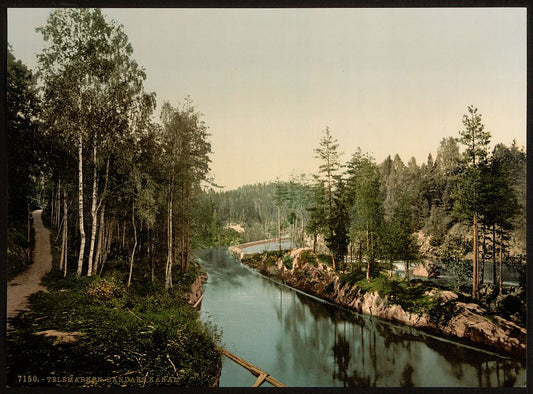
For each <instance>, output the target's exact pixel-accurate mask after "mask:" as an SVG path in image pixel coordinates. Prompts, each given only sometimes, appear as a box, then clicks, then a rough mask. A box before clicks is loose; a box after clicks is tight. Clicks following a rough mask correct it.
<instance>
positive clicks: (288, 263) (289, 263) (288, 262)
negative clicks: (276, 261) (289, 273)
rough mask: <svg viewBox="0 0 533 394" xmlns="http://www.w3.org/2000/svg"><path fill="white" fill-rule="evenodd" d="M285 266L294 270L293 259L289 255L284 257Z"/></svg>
mask: <svg viewBox="0 0 533 394" xmlns="http://www.w3.org/2000/svg"><path fill="white" fill-rule="evenodd" d="M283 265H285V268H287V269H292V258H291V256H290V255H289V254H287V255H285V256H284V257H283Z"/></svg>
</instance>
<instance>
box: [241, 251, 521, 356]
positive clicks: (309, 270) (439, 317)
mask: <svg viewBox="0 0 533 394" xmlns="http://www.w3.org/2000/svg"><path fill="white" fill-rule="evenodd" d="M304 251H309V249H308V248H301V249H295V250H293V251H292V252H291V254H290V257H291V259H292V267H291V268H290V269H289V268H287V266H286V264H285V263H284V262H283V260H282V259H281V258H280V259H278V260H277V262H276V264H274V265H273V266H272V265H271V266H268V267H265V266H264V265H265V264H262V265H260V266H259V267H256V268H257V269H258V270H259V271H261V272H262V273H264V274H267V275H273V276H277V277H280V278H281V279H282V280H283V281H284V282H285V283H286V284H288V285H289V286H292V287H295V288H297V289H300V290H302V291H304V292H307V293H309V294H312V295H314V296H316V297H319V298H322V299H324V300H327V301H330V302H332V303H334V304H337V305H339V306H342V307H345V308H348V309H351V310H353V311H355V312H359V313H364V314H368V315H372V316H375V317H378V318H380V319H385V320H389V321H393V322H397V323H401V324H405V325H408V326H411V327H415V328H418V329H421V330H424V331H429V332H432V333H436V334H438V335H443V336H446V337H450V338H454V339H459V340H461V341H463V342H466V343H469V344H472V345H475V346H479V347H483V348H486V349H490V350H493V351H497V352H501V353H507V354H512V355H515V356H518V357H524V358H525V355H526V330H525V329H524V328H522V327H520V326H518V325H517V324H515V323H513V322H511V321H508V320H505V319H503V318H500V317H498V316H489V314H488V313H487V311H486V310H485V309H484V308H482V307H481V306H480V305H477V304H473V303H464V302H459V301H458V295H457V294H455V293H453V292H451V291H442V290H439V289H433V290H431V291H429V292H426V293H425V295H426V296H428V297H430V299H431V300H433V301H434V302H435V303H436V305H437V307H436V308H435V310H434V314H433V315H430V314H429V313H428V311H417V312H412V311H406V310H404V309H403V308H402V306H401V305H399V304H398V303H395V302H393V300H391V299H390V298H389V297H388V296H384V297H382V296H381V295H379V294H378V292H364V291H363V290H362V289H361V288H360V287H358V286H357V285H355V284H349V283H342V281H341V279H340V277H339V276H338V275H337V273H336V272H334V271H333V269H332V268H331V267H329V266H326V265H325V264H322V263H320V262H318V261H317V260H314V261H313V262H312V263H311V262H309V261H308V259H303V258H302V253H303V252H304ZM233 253H234V255H236V256H237V257H239V255H240V254H239V251H238V250H234V251H233ZM310 253H312V252H310ZM244 263H246V261H244ZM435 311H436V312H435Z"/></svg>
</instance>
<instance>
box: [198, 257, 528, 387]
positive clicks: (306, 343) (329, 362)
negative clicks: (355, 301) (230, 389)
mask: <svg viewBox="0 0 533 394" xmlns="http://www.w3.org/2000/svg"><path fill="white" fill-rule="evenodd" d="M199 256H200V257H201V258H202V260H204V262H203V263H202V264H203V265H204V267H205V269H206V271H207V272H208V275H209V279H208V282H207V284H206V293H205V297H204V301H203V305H202V310H203V313H202V316H203V318H204V319H211V320H212V321H213V322H214V323H215V324H217V325H218V326H219V327H220V328H222V330H223V341H224V346H226V347H227V348H228V350H230V351H233V352H235V353H236V354H238V355H240V356H241V357H243V358H245V359H246V360H248V361H250V362H251V363H253V364H255V365H257V366H259V367H261V368H263V369H264V370H266V371H268V372H269V373H270V374H272V375H273V376H274V377H276V378H277V379H279V380H281V381H282V382H284V383H285V384H287V385H289V386H341V387H342V386H344V387H370V386H378V387H386V386H404V387H421V386H446V387H450V386H471V387H478V386H487V387H489V386H490V387H494V386H509V385H510V386H513V385H515V386H521V385H525V371H524V365H523V364H522V363H521V362H519V361H516V360H509V359H504V358H501V357H498V356H495V355H491V354H488V353H485V352H481V351H477V350H473V349H470V348H468V347H464V346H460V345H458V344H455V343H452V342H447V341H442V340H438V339H435V338H432V337H430V336H427V335H425V334H422V333H421V332H419V331H417V330H413V329H410V328H407V327H403V326H396V325H392V324H389V323H386V322H383V321H380V320H378V319H374V318H371V317H369V316H364V315H358V314H354V313H352V312H350V311H346V310H342V309H339V308H337V307H334V306H331V305H328V304H325V303H321V302H319V301H316V300H314V299H312V298H310V297H307V296H305V295H302V294H300V293H298V292H296V291H294V290H291V289H289V288H287V287H284V286H280V285H279V284H276V283H273V282H272V281H269V280H265V279H263V278H262V277H261V276H259V275H258V274H257V273H254V272H252V271H250V270H249V269H248V268H246V267H244V266H242V265H241V264H240V263H239V262H238V260H235V259H233V258H232V257H230V256H229V255H228V254H227V252H226V251H225V250H224V249H215V250H209V251H203V252H201V253H199ZM229 364H233V363H231V362H229ZM239 368H240V367H238V366H235V365H228V362H225V363H224V367H223V371H222V377H221V385H223V386H224V385H225V386H239V385H243V386H250V385H251V383H253V380H254V379H253V376H251V375H250V374H249V373H248V372H247V371H245V370H243V369H242V368H240V370H239ZM250 381H251V382H250Z"/></svg>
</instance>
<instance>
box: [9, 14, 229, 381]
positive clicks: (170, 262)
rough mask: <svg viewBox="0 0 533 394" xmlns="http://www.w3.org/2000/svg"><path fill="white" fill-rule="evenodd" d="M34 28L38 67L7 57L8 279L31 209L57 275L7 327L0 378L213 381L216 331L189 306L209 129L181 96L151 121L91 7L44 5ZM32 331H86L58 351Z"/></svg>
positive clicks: (138, 75) (17, 267) (149, 99)
mask: <svg viewBox="0 0 533 394" xmlns="http://www.w3.org/2000/svg"><path fill="white" fill-rule="evenodd" d="M37 31H38V32H39V33H40V34H42V37H43V39H44V41H45V43H46V47H45V48H44V50H43V51H42V53H40V54H39V55H38V68H37V70H36V71H35V72H33V71H31V70H29V69H28V68H27V66H26V65H24V64H23V63H22V62H21V61H19V60H17V59H15V58H14V56H13V55H12V53H11V52H12V51H11V48H10V50H9V53H8V65H7V66H8V67H7V70H8V78H7V79H8V88H7V101H8V104H9V105H8V111H9V113H8V122H9V124H8V129H9V132H8V159H9V169H8V180H9V186H8V199H9V201H8V206H9V208H8V234H9V237H8V238H9V239H8V278H9V279H12V278H14V277H15V276H16V275H17V274H18V273H20V272H21V271H23V270H25V269H27V268H28V266H29V265H31V264H32V247H33V246H34V245H33V242H34V239H35V237H34V234H33V231H32V229H31V218H32V216H31V212H32V211H33V210H35V209H43V221H44V224H45V227H47V228H50V229H51V237H50V238H51V239H50V241H51V243H52V256H53V267H54V269H53V270H52V272H51V273H50V274H48V275H47V276H46V277H45V278H44V279H43V283H45V285H46V287H47V288H48V289H49V292H48V293H42V292H40V293H37V294H35V295H34V297H35V298H33V299H32V307H31V309H30V311H29V312H28V313H22V314H19V315H18V316H17V317H16V318H15V319H13V321H12V324H13V326H14V327H15V328H16V331H15V334H13V335H11V336H10V338H9V344H8V351H9V355H10V365H9V367H8V380H9V381H10V384H17V383H19V384H20V383H21V382H17V381H16V380H15V379H16V376H17V375H18V376H21V374H22V373H23V372H24V371H28V372H27V373H30V371H31V373H32V374H33V373H36V371H37V372H39V371H40V372H41V373H42V375H45V376H46V375H50V373H51V372H50V371H52V373H54V374H55V373H60V372H61V371H63V372H64V374H66V375H68V374H72V373H76V371H77V372H79V374H91V372H92V376H102V374H103V375H104V376H107V375H109V374H110V373H111V374H113V373H114V376H115V377H116V376H123V375H122V374H125V375H126V376H129V375H131V374H132V373H134V374H139V376H144V377H145V378H146V376H148V372H147V371H150V372H151V373H156V372H157V373H166V376H169V375H171V374H172V375H173V376H174V378H175V379H174V380H173V381H161V382H159V381H158V382H156V383H153V384H152V385H154V384H155V385H169V384H172V385H175V384H178V385H187V386H195V385H202V386H206V385H207V386H209V385H213V384H214V383H215V382H216V379H217V374H219V372H220V360H221V357H220V354H219V353H218V352H217V351H216V349H215V344H216V340H217V339H216V338H217V335H218V334H217V333H216V330H211V329H210V328H209V327H206V326H204V325H202V324H200V322H199V321H198V315H197V311H195V310H193V309H192V308H191V305H188V304H187V297H188V296H189V293H190V291H191V286H192V285H193V284H194V283H195V281H197V279H198V278H199V277H200V275H201V271H202V270H201V268H200V267H199V266H198V264H197V263H196V262H195V260H194V258H193V253H192V248H191V245H192V238H193V237H194V234H195V233H196V227H197V226H198V220H199V214H198V212H199V210H200V209H201V208H200V203H201V202H202V198H201V196H202V194H203V188H204V187H207V186H208V185H210V183H211V181H210V179H209V164H210V158H209V155H210V153H211V145H210V142H209V133H208V126H207V125H206V124H205V123H204V121H203V120H202V116H201V114H200V113H199V112H198V111H197V109H196V108H195V106H194V104H193V102H192V100H191V99H190V98H189V97H185V98H184V100H183V101H182V102H179V103H175V104H171V103H169V102H164V103H163V104H162V106H161V113H160V117H159V122H156V121H154V117H155V113H154V112H155V109H156V97H155V93H152V92H147V91H146V90H145V89H144V86H143V83H144V81H145V79H146V74H145V71H144V70H143V68H142V66H140V65H139V64H137V62H136V61H135V59H134V57H133V48H132V47H131V44H130V43H129V41H128V37H127V36H126V34H125V33H124V29H123V27H122V26H121V25H119V24H118V23H116V22H115V21H109V20H107V19H106V17H105V16H104V15H103V13H102V12H101V11H100V10H99V9H58V10H54V11H52V12H51V13H50V15H49V17H48V20H47V23H46V24H45V25H44V26H42V27H39V28H38V29H37ZM32 297H33V296H32ZM117 308H118V309H117ZM65 310H66V311H70V312H69V315H65V312H64V311H65ZM44 317H46V318H47V319H46V321H43V320H42V319H43V318H44ZM65 319H66V320H65ZM39 321H40V322H41V323H37V322H39ZM39 324H42V325H44V326H42V329H43V330H46V329H47V328H49V326H50V325H52V326H54V327H56V328H57V329H61V328H63V329H65V330H66V331H69V330H70V331H73V332H80V331H83V332H87V331H89V332H92V334H91V335H90V336H89V338H88V339H87V340H85V341H80V342H79V343H78V344H77V349H78V350H76V347H72V348H68V349H62V348H61V347H57V346H54V343H52V342H51V341H48V342H46V341H43V340H40V341H39V340H36V336H35V335H33V332H34V331H36V330H35V327H36V325H37V326H39ZM39 327H41V326H39ZM96 327H98V330H96V331H95V328H96ZM183 332H185V334H184V333H183ZM28 343H33V345H31V346H29V345H28ZM28 349H30V350H28ZM170 350H172V351H170ZM154 352H155V353H154ZM167 352H168V353H167ZM139 355H141V356H139ZM165 355H166V357H165ZM139 357H141V358H139ZM39 360H48V361H47V362H45V363H40V361H39ZM32 361H33V363H32ZM132 363H133V364H132ZM32 364H33V365H34V366H33V367H32ZM35 365H39V367H35ZM32 368H33V369H32ZM39 368H42V369H39ZM172 371H173V372H172ZM197 371H203V372H202V374H199V373H198V372H197ZM24 376H26V375H24ZM29 376H33V375H29ZM23 383H24V382H23ZM26 383H27V382H26ZM122 383H123V382H121V381H118V382H117V381H114V382H113V381H110V380H106V381H105V382H104V383H102V382H99V383H98V385H104V386H106V385H115V386H116V385H122ZM145 383H146V381H145ZM127 384H129V385H138V382H137V381H136V380H132V381H131V382H127ZM80 385H81V386H87V384H86V382H85V381H84V382H82V383H80Z"/></svg>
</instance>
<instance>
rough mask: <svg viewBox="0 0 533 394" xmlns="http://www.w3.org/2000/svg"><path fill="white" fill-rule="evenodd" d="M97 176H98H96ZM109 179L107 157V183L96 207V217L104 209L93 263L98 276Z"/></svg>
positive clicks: (101, 214)
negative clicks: (104, 203) (105, 199)
mask: <svg viewBox="0 0 533 394" xmlns="http://www.w3.org/2000/svg"><path fill="white" fill-rule="evenodd" d="M95 162H96V157H95ZM95 175H96V174H95ZM108 179H109V156H108V157H107V162H106V168H105V182H104V190H103V191H102V194H101V196H100V200H99V201H98V206H97V207H96V211H95V215H96V216H98V211H99V210H100V208H102V211H101V213H100V225H99V226H98V245H97V247H96V256H95V257H94V262H93V267H94V268H93V271H94V273H95V274H96V273H97V272H98V271H97V268H98V265H99V264H100V260H101V258H102V243H103V242H102V238H103V236H104V233H105V227H104V223H105V213H104V211H105V205H102V204H103V202H104V198H105V195H106V192H107V181H108ZM89 262H91V260H89Z"/></svg>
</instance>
